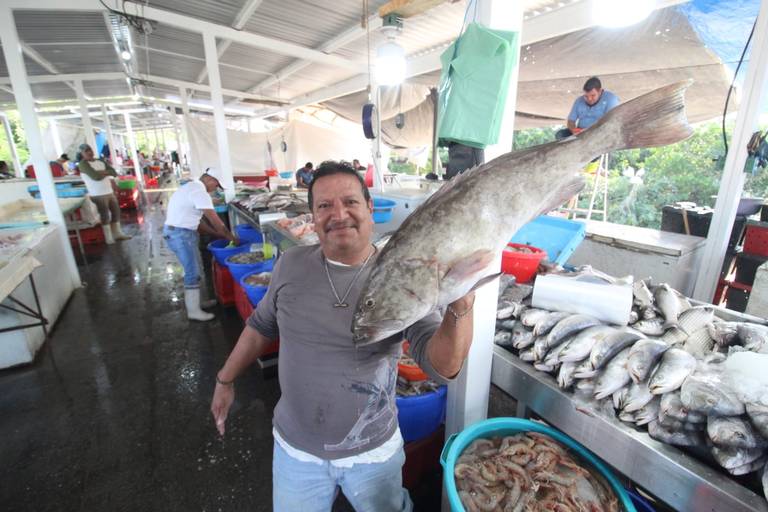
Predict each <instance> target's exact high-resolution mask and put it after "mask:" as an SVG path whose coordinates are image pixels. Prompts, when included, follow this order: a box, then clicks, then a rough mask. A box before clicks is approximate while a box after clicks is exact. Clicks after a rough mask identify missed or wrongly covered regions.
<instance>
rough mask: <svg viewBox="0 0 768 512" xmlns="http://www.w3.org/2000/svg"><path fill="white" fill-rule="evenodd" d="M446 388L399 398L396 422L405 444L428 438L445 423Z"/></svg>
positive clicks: (397, 400)
mask: <svg viewBox="0 0 768 512" xmlns="http://www.w3.org/2000/svg"><path fill="white" fill-rule="evenodd" d="M447 396H448V387H447V386H440V387H439V388H438V389H437V391H433V392H431V393H424V394H423V395H416V396H399V397H397V399H396V400H395V401H396V402H397V422H398V424H399V425H400V433H401V434H403V440H404V441H405V442H406V443H410V442H411V441H418V440H419V439H424V438H425V437H428V436H429V435H430V434H431V433H432V432H434V431H435V430H437V429H438V428H439V427H440V425H441V424H442V423H443V421H445V404H446V397H447Z"/></svg>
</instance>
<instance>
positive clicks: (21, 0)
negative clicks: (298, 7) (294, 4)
mask: <svg viewBox="0 0 768 512" xmlns="http://www.w3.org/2000/svg"><path fill="white" fill-rule="evenodd" d="M131 3H136V4H137V5H140V6H141V10H142V15H143V17H144V18H146V19H148V20H152V21H157V22H159V23H163V24H164V25H170V26H172V27H177V28H180V29H183V30H187V31H194V32H199V33H206V34H210V35H212V36H214V37H217V38H219V39H230V40H232V41H233V42H236V43H242V44H245V45H248V46H254V47H256V48H263V49H265V50H269V51H273V52H275V53H280V54H283V55H290V56H292V57H296V58H299V59H305V60H310V61H313V62H318V63H321V64H326V65H329V66H335V67H339V68H343V69H349V70H351V71H356V72H358V73H361V72H365V71H366V65H365V63H362V62H356V61H352V60H349V59H345V58H342V57H337V56H334V55H327V54H325V53H323V52H320V51H317V50H313V49H311V48H306V47H304V46H301V45H298V44H293V43H289V42H287V41H281V40H279V39H273V38H270V37H265V36H261V35H258V34H254V33H251V32H245V31H241V30H237V29H234V28H232V27H225V26H223V25H217V24H216V23H211V22H208V21H203V20H201V19H197V18H192V17H190V16H186V15H183V14H178V13H175V12H171V11H166V10H163V9H158V8H156V7H151V6H148V5H144V4H143V3H140V2H131ZM3 4H5V5H6V6H7V7H10V8H12V9H25V10H29V9H38V10H61V9H66V10H72V11H104V4H102V3H101V2H100V1H99V0H67V2H66V3H62V2H61V0H35V1H34V2H30V1H29V0H3ZM105 12H106V11H105Z"/></svg>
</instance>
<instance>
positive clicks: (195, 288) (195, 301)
mask: <svg viewBox="0 0 768 512" xmlns="http://www.w3.org/2000/svg"><path fill="white" fill-rule="evenodd" d="M217 188H222V187H221V173H220V172H219V170H218V169H214V168H208V169H206V171H205V172H204V173H203V174H202V175H201V176H200V178H199V179H197V180H192V181H190V182H187V183H185V184H184V185H182V186H181V187H179V188H178V190H176V192H174V193H173V195H172V196H171V199H170V201H169V202H168V210H167V213H166V217H165V225H164V226H163V238H164V239H165V241H166V242H167V244H168V247H169V248H170V249H171V250H172V251H173V252H174V254H176V257H177V258H178V259H179V262H180V263H181V266H182V267H183V268H184V306H185V307H186V309H187V318H188V319H190V320H199V321H201V322H205V321H208V320H213V319H214V318H215V315H213V314H212V313H206V312H205V311H203V309H202V308H207V307H213V306H215V305H216V300H210V301H206V302H201V300H200V283H201V281H202V279H201V277H202V271H203V266H202V261H201V258H200V249H199V248H198V245H199V242H200V235H199V234H198V229H201V230H202V231H205V232H207V233H210V234H212V235H214V236H216V237H218V238H225V239H227V240H229V241H230V242H233V243H237V238H236V237H235V235H233V234H232V233H231V232H230V231H229V230H228V229H227V227H226V226H225V225H224V223H223V222H222V221H221V219H220V218H219V216H218V215H217V214H216V211H215V210H214V209H213V200H212V199H211V195H210V194H211V192H213V191H214V190H216V189H217ZM201 220H204V221H205V222H207V224H203V223H201V222H200V221H201Z"/></svg>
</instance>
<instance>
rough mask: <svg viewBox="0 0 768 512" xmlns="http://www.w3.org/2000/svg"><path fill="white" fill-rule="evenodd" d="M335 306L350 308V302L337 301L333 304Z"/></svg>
mask: <svg viewBox="0 0 768 512" xmlns="http://www.w3.org/2000/svg"><path fill="white" fill-rule="evenodd" d="M333 307H335V308H348V307H349V304H347V303H346V302H337V303H336V304H334V305H333Z"/></svg>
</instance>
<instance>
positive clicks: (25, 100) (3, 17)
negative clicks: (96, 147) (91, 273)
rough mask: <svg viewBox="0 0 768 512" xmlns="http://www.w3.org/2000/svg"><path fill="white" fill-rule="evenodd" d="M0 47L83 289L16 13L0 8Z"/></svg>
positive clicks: (68, 262) (69, 262) (52, 217)
mask: <svg viewBox="0 0 768 512" xmlns="http://www.w3.org/2000/svg"><path fill="white" fill-rule="evenodd" d="M0 44H2V46H3V55H4V57H5V64H6V66H7V68H8V75H9V76H10V79H11V85H12V87H13V93H14V98H15V100H16V106H17V108H18V109H19V113H20V114H21V122H22V124H23V126H24V134H25V136H26V139H27V147H29V151H30V153H31V155H32V164H33V165H34V166H35V175H36V176H37V184H38V186H39V187H40V196H41V197H42V199H43V208H44V209H45V214H46V216H47V217H48V221H49V222H50V223H51V224H52V225H54V226H56V229H57V232H58V234H59V237H60V239H61V243H62V244H63V246H64V254H63V256H64V267H65V268H66V270H67V271H68V273H69V277H70V279H71V280H72V283H73V284H74V286H77V287H79V286H80V284H81V283H80V273H79V272H78V271H77V263H76V262H75V256H74V254H73V253H72V246H71V244H70V243H69V235H68V234H67V225H66V222H65V220H64V214H63V213H62V212H61V207H60V206H59V199H58V197H56V188H55V186H54V183H53V175H52V174H51V167H50V165H49V164H48V159H47V158H46V157H45V152H44V151H43V137H42V135H41V134H40V125H39V124H38V119H37V112H35V99H34V97H33V96H32V89H30V87H29V79H28V77H27V69H26V67H25V66H24V60H23V59H22V56H21V43H20V41H19V34H18V32H17V31H16V23H15V22H14V19H13V11H12V10H11V9H10V8H9V7H5V6H3V7H0Z"/></svg>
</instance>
